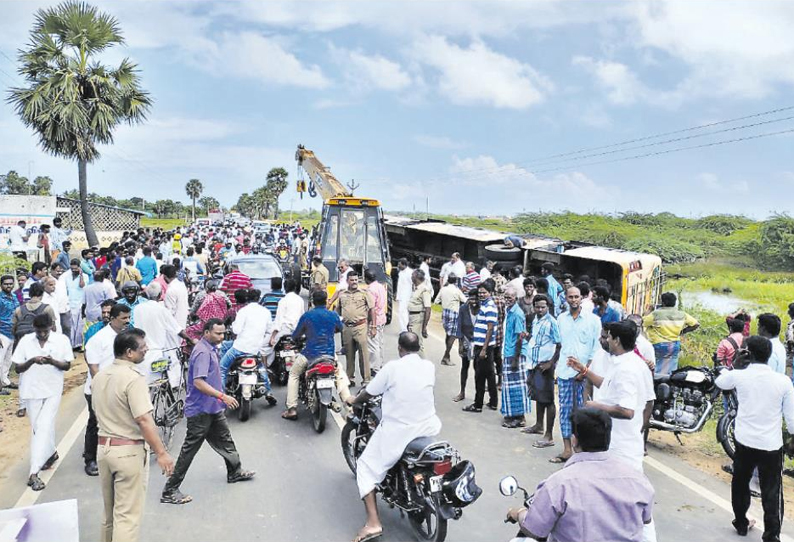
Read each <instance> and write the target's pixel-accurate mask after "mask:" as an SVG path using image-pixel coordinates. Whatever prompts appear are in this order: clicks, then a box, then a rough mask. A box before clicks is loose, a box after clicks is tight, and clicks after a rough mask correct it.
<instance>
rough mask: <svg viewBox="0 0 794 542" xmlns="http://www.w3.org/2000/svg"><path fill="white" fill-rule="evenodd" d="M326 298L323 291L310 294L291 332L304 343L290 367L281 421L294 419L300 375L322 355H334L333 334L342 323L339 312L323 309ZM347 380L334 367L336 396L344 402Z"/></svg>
mask: <svg viewBox="0 0 794 542" xmlns="http://www.w3.org/2000/svg"><path fill="white" fill-rule="evenodd" d="M327 301H328V294H327V293H326V292H325V291H324V290H318V291H315V292H313V293H312V304H313V305H314V308H313V309H312V310H310V311H308V312H306V313H305V314H304V315H303V316H301V318H300V320H298V325H297V327H296V328H295V331H294V332H293V333H292V338H293V339H295V340H296V341H297V340H300V339H302V338H304V337H305V338H306V346H304V347H303V350H302V351H301V353H300V354H298V355H297V356H295V361H294V362H293V363H292V368H291V369H290V371H289V381H288V382H287V405H286V406H287V409H286V410H285V411H284V413H283V414H282V415H281V417H282V418H284V419H285V420H297V419H298V408H297V407H298V389H299V386H300V378H301V376H302V375H303V373H305V372H306V370H307V369H309V368H310V367H311V366H312V365H314V362H315V361H317V360H318V359H319V358H320V357H322V356H330V357H332V358H333V357H334V349H335V346H334V334H335V333H341V332H342V328H344V325H343V324H342V319H341V318H339V315H338V314H337V313H335V312H333V311H329V310H328V309H326V308H325V304H326V302H327ZM349 387H350V381H349V380H348V379H347V373H346V372H345V371H343V370H340V369H339V365H337V366H336V389H337V390H338V392H339V398H340V399H341V400H342V401H345V402H346V401H347V399H348V398H349V397H350V390H349Z"/></svg>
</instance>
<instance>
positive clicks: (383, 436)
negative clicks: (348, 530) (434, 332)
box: [347, 331, 441, 542]
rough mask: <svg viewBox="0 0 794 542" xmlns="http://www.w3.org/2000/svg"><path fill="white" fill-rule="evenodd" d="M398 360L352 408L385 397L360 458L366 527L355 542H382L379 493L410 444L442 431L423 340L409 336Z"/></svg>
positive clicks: (433, 378)
mask: <svg viewBox="0 0 794 542" xmlns="http://www.w3.org/2000/svg"><path fill="white" fill-rule="evenodd" d="M397 351H398V353H399V355H400V359H398V360H394V361H391V362H389V363H387V364H386V365H384V366H383V368H382V369H381V370H380V371H378V374H377V375H375V377H374V378H373V379H372V381H371V382H370V383H369V384H368V385H367V387H366V389H364V390H362V391H361V392H360V393H359V394H358V396H357V397H356V398H355V399H352V398H350V399H348V400H347V402H348V403H349V404H356V403H358V404H360V403H366V402H367V401H369V400H370V398H371V397H373V396H376V395H382V396H383V399H382V401H381V408H382V421H381V423H380V425H378V427H377V429H375V432H374V433H373V434H372V437H371V438H370V439H369V442H368V443H367V447H366V448H365V449H364V452H363V453H362V454H361V456H360V457H359V458H358V462H357V466H356V482H357V483H358V492H359V496H360V497H361V498H362V499H363V501H364V508H365V509H366V512H367V522H366V524H365V525H364V526H363V527H362V528H361V530H359V532H358V535H357V536H356V538H355V539H354V540H355V542H364V541H366V540H372V539H374V538H378V537H379V536H381V535H382V534H383V526H382V525H381V522H380V518H379V516H378V508H377V504H376V501H375V488H376V486H377V485H378V484H380V483H381V482H382V481H383V480H384V478H385V477H386V474H387V473H388V472H389V469H391V468H392V467H393V466H394V465H395V464H396V463H397V462H398V461H399V460H400V458H401V457H402V455H403V453H404V452H405V448H406V447H407V446H408V444H409V443H410V442H411V441H412V440H414V439H417V438H420V437H433V436H436V435H438V433H439V432H440V431H441V420H439V419H438V416H436V408H435V398H434V395H433V387H434V386H435V383H436V371H435V366H434V365H433V363H432V362H430V361H427V360H426V359H422V358H421V357H419V337H417V335H416V334H415V333H412V332H410V331H407V332H404V333H401V334H400V338H399V339H398V341H397Z"/></svg>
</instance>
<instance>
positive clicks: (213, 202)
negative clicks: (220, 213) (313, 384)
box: [198, 196, 221, 215]
mask: <svg viewBox="0 0 794 542" xmlns="http://www.w3.org/2000/svg"><path fill="white" fill-rule="evenodd" d="M198 203H199V205H201V208H202V210H203V211H204V214H206V215H209V213H210V210H211V209H219V208H220V206H221V203H220V202H219V201H218V200H217V199H215V198H213V197H212V196H204V197H203V198H201V199H200V200H198Z"/></svg>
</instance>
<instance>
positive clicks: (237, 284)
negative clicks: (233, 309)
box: [221, 271, 254, 306]
mask: <svg viewBox="0 0 794 542" xmlns="http://www.w3.org/2000/svg"><path fill="white" fill-rule="evenodd" d="M253 287H254V284H253V283H252V282H251V279H250V278H249V276H248V275H246V274H245V273H242V272H240V271H232V272H231V273H229V274H228V275H226V276H225V277H223V282H222V283H221V290H222V291H223V292H224V293H225V294H226V295H227V296H228V297H229V300H230V301H231V302H232V306H235V305H237V301H235V299H234V292H236V291H237V290H247V289H249V288H253Z"/></svg>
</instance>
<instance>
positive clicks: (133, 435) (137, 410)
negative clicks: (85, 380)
mask: <svg viewBox="0 0 794 542" xmlns="http://www.w3.org/2000/svg"><path fill="white" fill-rule="evenodd" d="M91 403H92V406H93V407H94V412H95V413H96V419H97V425H99V436H100V437H116V438H124V439H130V440H143V434H142V433H141V428H140V427H139V426H138V424H137V422H136V421H135V418H138V417H140V416H143V415H144V414H146V413H147V412H151V411H152V410H153V409H154V407H153V406H152V401H151V399H150V398H149V386H147V384H146V378H145V377H144V376H143V375H142V374H141V373H139V372H138V371H137V369H135V364H134V363H132V362H131V361H126V360H122V359H116V360H114V361H113V364H112V365H110V366H108V367H105V368H104V369H102V370H101V371H99V373H97V375H96V376H95V377H94V379H93V381H92V382H91Z"/></svg>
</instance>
